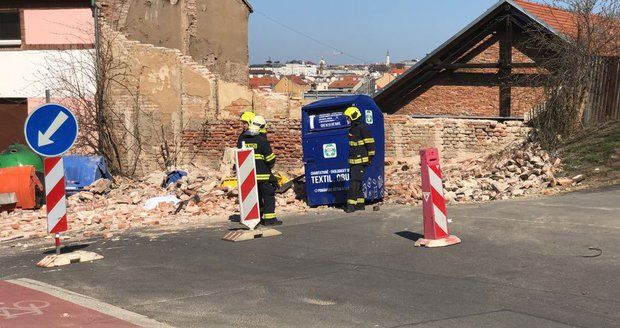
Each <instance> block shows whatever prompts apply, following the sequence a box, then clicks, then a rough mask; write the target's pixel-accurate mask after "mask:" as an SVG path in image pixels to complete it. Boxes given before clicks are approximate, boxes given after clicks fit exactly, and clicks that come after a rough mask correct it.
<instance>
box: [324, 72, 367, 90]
mask: <svg viewBox="0 0 620 328" xmlns="http://www.w3.org/2000/svg"><path fill="white" fill-rule="evenodd" d="M361 79H362V77H361V76H358V75H344V76H343V77H342V78H340V79H339V80H336V81H334V82H332V83H331V84H330V85H329V88H330V89H345V88H353V87H355V86H356V85H357V84H358V83H359V82H360V80H361Z"/></svg>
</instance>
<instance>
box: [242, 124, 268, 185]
mask: <svg viewBox="0 0 620 328" xmlns="http://www.w3.org/2000/svg"><path fill="white" fill-rule="evenodd" d="M243 142H245V147H246V148H254V161H255V162H256V180H258V181H259V182H261V181H275V180H276V179H275V177H274V176H273V174H271V168H273V165H274V164H275V162H276V155H275V154H274V153H273V151H272V150H271V145H269V141H267V139H266V138H265V137H263V136H261V135H250V134H249V133H248V132H244V133H242V134H241V136H239V140H238V141H237V148H241V147H242V145H243Z"/></svg>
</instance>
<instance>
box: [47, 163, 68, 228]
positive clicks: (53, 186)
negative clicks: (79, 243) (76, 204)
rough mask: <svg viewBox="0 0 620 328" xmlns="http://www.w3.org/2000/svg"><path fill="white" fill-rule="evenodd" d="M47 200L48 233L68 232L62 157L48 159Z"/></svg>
mask: <svg viewBox="0 0 620 328" xmlns="http://www.w3.org/2000/svg"><path fill="white" fill-rule="evenodd" d="M44 166H45V199H46V201H47V203H46V204H47V232H50V233H56V234H57V233H60V232H63V231H67V198H66V197H65V174H64V167H63V163H62V157H51V158H46V159H45V161H44Z"/></svg>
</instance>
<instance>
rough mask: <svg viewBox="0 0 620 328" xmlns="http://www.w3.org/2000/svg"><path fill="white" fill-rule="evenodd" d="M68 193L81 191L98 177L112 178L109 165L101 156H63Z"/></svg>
mask: <svg viewBox="0 0 620 328" xmlns="http://www.w3.org/2000/svg"><path fill="white" fill-rule="evenodd" d="M63 164H64V167H65V185H66V191H67V194H74V193H77V192H80V191H82V190H83V189H84V187H86V186H89V185H91V184H92V183H93V182H95V181H96V180H98V179H101V178H106V179H110V178H112V176H111V175H110V173H109V172H108V166H107V164H106V162H105V160H104V159H103V157H101V156H79V155H70V156H63Z"/></svg>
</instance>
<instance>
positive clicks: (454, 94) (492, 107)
mask: <svg viewBox="0 0 620 328" xmlns="http://www.w3.org/2000/svg"><path fill="white" fill-rule="evenodd" d="M512 56H513V60H514V62H519V63H531V62H532V60H531V59H530V58H528V57H527V56H526V55H524V54H523V53H521V52H520V51H519V50H517V49H514V48H513V50H512ZM498 60H499V45H498V44H497V43H496V44H494V45H492V46H491V47H489V49H487V50H485V51H484V52H483V53H481V54H480V55H478V56H476V57H475V58H474V59H472V60H471V61H469V62H470V63H497V62H498ZM498 71H499V70H498V69H459V70H457V71H456V72H457V73H459V72H471V73H474V72H484V73H493V74H497V73H498ZM515 72H517V70H515ZM468 82H469V84H470V85H458V86H457V85H446V84H452V81H450V80H449V79H448V80H447V81H446V80H443V81H437V80H435V81H432V82H431V84H432V86H431V87H430V89H428V91H426V92H424V93H422V94H421V95H420V96H418V97H417V98H415V99H413V100H412V101H411V102H409V103H408V104H406V105H405V106H403V107H402V109H400V110H399V111H398V114H413V115H433V116H441V115H443V116H477V117H498V116H499V107H498V103H499V88H498V87H497V86H483V85H481V84H482V81H479V80H478V81H477V80H475V79H471V80H470V81H468ZM541 95H542V90H541V89H540V88H534V87H517V86H513V89H512V106H511V116H513V117H523V118H527V117H528V115H529V112H530V110H531V109H532V108H533V107H534V106H535V105H537V104H538V103H540V102H541Z"/></svg>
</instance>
